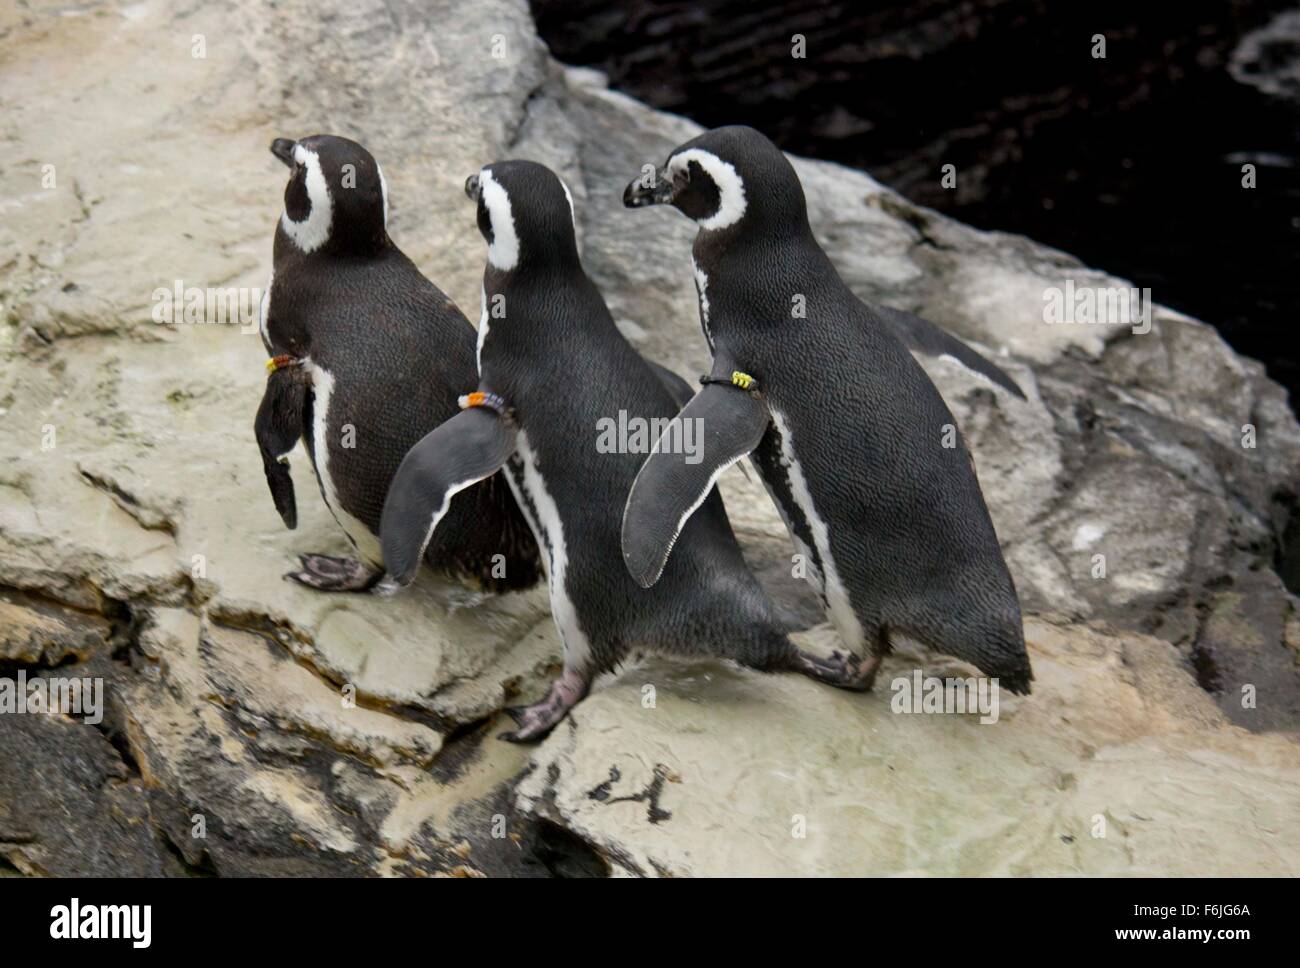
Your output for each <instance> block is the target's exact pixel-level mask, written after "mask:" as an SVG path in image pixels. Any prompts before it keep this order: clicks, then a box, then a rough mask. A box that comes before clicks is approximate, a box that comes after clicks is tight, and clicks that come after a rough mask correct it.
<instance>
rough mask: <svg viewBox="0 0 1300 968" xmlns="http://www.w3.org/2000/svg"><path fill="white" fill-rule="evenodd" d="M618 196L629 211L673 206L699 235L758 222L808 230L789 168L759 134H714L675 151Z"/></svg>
mask: <svg viewBox="0 0 1300 968" xmlns="http://www.w3.org/2000/svg"><path fill="white" fill-rule="evenodd" d="M646 169H647V170H646V171H644V172H643V173H642V174H641V176H640V177H638V178H636V179H633V181H632V182H631V183H630V184H629V185H628V186H627V188H626V189H625V190H624V192H623V204H624V205H626V206H627V207H628V208H641V207H642V206H645V205H672V206H673V207H674V208H676V209H677V210H678V211H680V212H681V213H682V214H683V215H685V216H686V217H687V218H690V219H693V220H694V221H695V222H696V223H697V224H698V225H699V227H700V228H701V229H704V230H707V231H720V230H722V229H728V228H732V227H733V226H737V225H740V224H742V223H743V224H745V225H746V226H752V225H754V224H755V223H757V222H758V221H760V220H772V221H773V222H774V223H775V224H782V223H790V224H795V225H806V224H807V205H806V203H805V201H804V194H803V187H802V186H801V185H800V184H799V176H798V175H796V174H795V171H794V167H793V166H792V165H791V164H790V162H789V160H787V158H786V157H785V155H784V154H783V153H782V151H781V149H780V148H778V147H777V146H776V145H774V144H772V142H771V141H770V140H768V138H767V137H766V136H765V135H763V134H762V133H761V132H758V131H755V130H754V129H753V128H748V127H744V126H743V125H732V126H730V127H725V128H714V129H713V130H712V131H706V132H704V133H703V134H702V135H700V136H699V137H697V138H693V139H691V140H690V141H688V142H686V143H685V144H683V145H680V146H679V147H677V148H675V149H674V150H673V151H672V153H671V154H670V155H669V156H668V161H667V163H666V164H665V165H664V166H663V167H662V168H659V169H655V170H650V166H649V165H647V166H646Z"/></svg>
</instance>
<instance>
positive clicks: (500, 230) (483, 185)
mask: <svg viewBox="0 0 1300 968" xmlns="http://www.w3.org/2000/svg"><path fill="white" fill-rule="evenodd" d="M465 194H466V195H468V196H469V198H470V200H471V201H473V202H474V203H475V205H477V206H478V228H479V231H480V232H482V233H483V238H484V239H486V240H487V244H488V264H489V265H490V266H492V267H493V268H495V269H498V270H500V271H502V272H510V271H513V270H514V269H516V268H518V267H519V266H520V265H521V264H526V265H532V266H540V265H548V264H551V265H556V264H568V263H571V262H576V261H577V260H578V244H577V235H576V222H577V216H576V214H575V212H574V209H573V196H572V195H570V194H569V189H568V186H567V185H565V184H564V182H562V181H561V180H560V177H559V176H558V175H557V174H555V172H553V171H551V169H549V168H547V167H546V166H545V165H540V164H538V163H537V162H535V161H497V162H493V163H492V164H490V165H488V166H487V167H485V168H482V169H480V170H479V172H478V173H477V174H474V175H470V176H469V178H467V179H466V180H465Z"/></svg>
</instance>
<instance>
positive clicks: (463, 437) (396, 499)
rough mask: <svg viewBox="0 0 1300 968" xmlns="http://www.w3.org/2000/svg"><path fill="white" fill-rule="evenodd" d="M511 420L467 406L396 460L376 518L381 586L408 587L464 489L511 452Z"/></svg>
mask: <svg viewBox="0 0 1300 968" xmlns="http://www.w3.org/2000/svg"><path fill="white" fill-rule="evenodd" d="M516 436H517V435H516V431H515V427H514V424H513V423H511V422H510V421H508V420H507V419H506V418H504V417H501V416H499V415H498V414H497V413H496V411H494V410H491V409H488V408H487V407H470V408H469V409H467V410H462V411H461V412H460V413H458V414H457V415H456V416H454V417H452V418H451V419H450V420H448V421H446V422H445V423H443V424H441V425H440V426H438V427H435V428H434V429H433V430H431V431H429V433H427V434H425V435H424V438H423V439H422V440H421V441H420V442H419V443H418V444H416V445H415V446H414V447H412V448H411V449H410V450H409V451H408V452H407V454H406V456H405V457H404V458H402V463H401V466H399V467H398V468H397V474H396V476H395V477H394V478H393V483H392V484H390V485H389V487H388V497H387V498H386V499H385V500H384V512H383V515H382V516H381V517H380V521H379V541H380V546H381V547H382V549H383V555H384V567H385V568H386V569H387V571H388V579H390V580H391V581H387V580H386V584H387V585H388V587H389V588H390V589H391V587H392V583H396V584H397V585H398V586H405V585H409V584H410V583H411V581H412V580H414V578H415V573H416V572H417V571H419V568H420V559H421V558H422V557H423V556H424V549H425V548H426V547H427V546H428V544H429V539H430V538H432V537H433V531H434V529H435V528H436V527H437V526H438V522H439V521H441V520H442V518H443V516H444V515H445V514H446V513H447V509H448V508H449V507H450V506H451V499H452V498H453V497H455V496H456V495H457V494H458V493H460V492H461V491H463V490H465V488H467V487H469V486H471V485H473V484H477V483H478V482H479V481H481V480H483V479H484V478H487V477H491V476H492V475H493V474H495V473H496V472H497V470H498V469H500V467H501V465H502V464H504V463H505V462H506V461H507V460H509V459H510V455H511V454H513V453H514V452H515V440H516Z"/></svg>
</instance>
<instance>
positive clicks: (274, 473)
mask: <svg viewBox="0 0 1300 968" xmlns="http://www.w3.org/2000/svg"><path fill="white" fill-rule="evenodd" d="M306 404H307V380H306V378H305V377H304V376H303V374H302V372H301V369H300V368H299V367H281V368H280V369H278V370H276V371H274V372H273V373H271V374H269V375H268V376H267V378H266V390H265V391H264V392H263V394H262V402H261V404H260V405H259V406H258V408H257V418H256V419H255V420H254V422H253V432H254V434H255V435H256V436H257V447H258V449H259V450H260V451H261V452H262V470H263V471H265V472H266V485H267V487H269V488H270V489H271V500H273V501H274V502H275V509H276V510H277V511H279V512H280V518H281V520H283V521H284V526H285V527H286V528H288V529H289V530H291V531H292V530H293V529H294V528H296V527H297V526H298V504H297V501H296V500H295V499H294V494H293V478H292V477H290V476H289V452H290V451H291V450H293V448H294V447H295V446H296V445H297V443H298V438H299V437H301V436H302V427H303V412H304V410H305V409H306Z"/></svg>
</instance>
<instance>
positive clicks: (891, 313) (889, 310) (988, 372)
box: [872, 306, 1025, 400]
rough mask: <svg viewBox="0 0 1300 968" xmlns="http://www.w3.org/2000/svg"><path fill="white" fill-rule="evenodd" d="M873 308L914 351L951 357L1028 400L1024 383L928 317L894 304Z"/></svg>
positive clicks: (1015, 395) (927, 354)
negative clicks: (1021, 385) (896, 307)
mask: <svg viewBox="0 0 1300 968" xmlns="http://www.w3.org/2000/svg"><path fill="white" fill-rule="evenodd" d="M872 308H873V309H874V310H875V312H876V316H877V317H878V318H879V319H880V320H881V322H883V323H884V324H885V328H887V329H888V330H889V331H890V332H891V333H893V334H894V336H895V337H897V338H898V340H899V342H901V343H902V344H903V345H904V346H906V347H907V348H908V349H909V350H911V351H912V352H913V353H921V354H923V355H925V356H935V357H938V356H946V357H949V358H951V359H953V360H956V361H957V362H958V363H960V364H961V365H962V366H964V367H965V368H966V369H968V370H970V371H971V372H972V373H976V374H978V375H979V376H982V377H983V378H984V379H986V380H988V381H989V382H990V383H995V384H997V385H998V386H1000V387H1001V388H1002V389H1003V390H1006V391H1007V393H1010V394H1011V395H1012V396H1014V397H1017V398H1019V399H1021V400H1024V399H1025V391H1024V390H1022V389H1020V384H1018V383H1016V381H1015V380H1013V379H1011V377H1010V376H1008V375H1007V373H1006V371H1005V370H1003V369H1002V368H1001V367H999V366H997V365H995V364H994V363H993V362H991V361H990V360H989V359H988V358H987V357H985V356H983V355H982V354H980V353H977V352H976V351H975V350H974V349H972V348H971V347H970V346H967V345H966V344H965V343H963V342H962V341H961V340H959V339H957V337H955V336H953V335H952V334H951V333H948V332H947V331H945V330H943V329H940V328H939V327H938V326H936V325H935V324H934V323H932V322H930V321H929V320H928V319H925V318H923V317H921V316H918V315H916V314H915V313H909V312H906V311H904V310H902V309H894V308H893V307H892V306H873V307H872Z"/></svg>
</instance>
